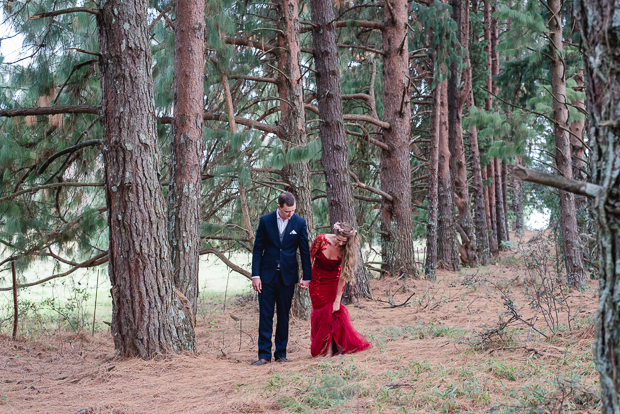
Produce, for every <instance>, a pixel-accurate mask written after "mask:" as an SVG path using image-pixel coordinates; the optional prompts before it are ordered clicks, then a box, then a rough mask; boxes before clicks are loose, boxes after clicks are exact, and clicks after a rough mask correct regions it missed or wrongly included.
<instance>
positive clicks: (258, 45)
mask: <svg viewBox="0 0 620 414" xmlns="http://www.w3.org/2000/svg"><path fill="white" fill-rule="evenodd" d="M223 40H224V43H226V44H228V45H235V46H246V47H253V48H255V49H259V50H262V51H264V52H273V51H274V50H275V49H276V47H275V46H272V45H270V44H269V43H264V42H257V41H256V40H250V39H241V38H238V37H225V38H224V39H223Z"/></svg>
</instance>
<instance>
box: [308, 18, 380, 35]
mask: <svg viewBox="0 0 620 414" xmlns="http://www.w3.org/2000/svg"><path fill="white" fill-rule="evenodd" d="M308 25H310V23H308ZM334 25H335V26H336V27H363V28H366V29H377V30H383V29H385V25H384V24H383V23H381V22H373V21H369V20H340V21H336V22H334ZM311 30H312V27H304V28H303V29H301V30H299V33H307V32H309V31H311Z"/></svg>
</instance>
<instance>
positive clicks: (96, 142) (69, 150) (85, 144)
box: [39, 139, 101, 174]
mask: <svg viewBox="0 0 620 414" xmlns="http://www.w3.org/2000/svg"><path fill="white" fill-rule="evenodd" d="M97 145H101V140H100V139H94V140H91V141H84V142H80V143H79V144H77V145H74V146H72V147H69V148H65V149H64V150H62V151H58V152H57V153H56V154H54V155H52V156H51V157H49V158H48V159H47V161H45V163H44V164H43V165H42V166H41V168H39V174H42V173H43V172H44V171H45V169H46V168H47V167H49V165H50V164H51V163H52V162H54V160H55V159H56V158H58V157H61V156H63V155H65V154H70V153H72V152H75V151H77V150H79V149H82V148H84V147H94V146H97Z"/></svg>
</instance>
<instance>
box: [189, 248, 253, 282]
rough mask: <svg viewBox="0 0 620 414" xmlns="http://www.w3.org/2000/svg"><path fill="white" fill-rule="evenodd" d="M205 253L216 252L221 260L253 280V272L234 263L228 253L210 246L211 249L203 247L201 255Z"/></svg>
mask: <svg viewBox="0 0 620 414" xmlns="http://www.w3.org/2000/svg"><path fill="white" fill-rule="evenodd" d="M203 254H214V255H216V256H217V257H219V258H220V260H221V261H222V262H224V263H225V264H226V266H228V267H230V268H231V269H232V270H234V271H235V272H237V273H239V274H241V275H243V276H245V277H247V278H248V279H250V280H252V274H251V273H250V272H248V271H247V270H245V269H243V268H241V267H239V266H237V265H236V264H234V263H233V262H231V261H230V260H229V259H228V257H226V255H225V254H224V253H222V252H221V251H219V250H218V249H216V248H213V247H211V248H209V249H202V250H201V251H200V255H201V256H202V255H203Z"/></svg>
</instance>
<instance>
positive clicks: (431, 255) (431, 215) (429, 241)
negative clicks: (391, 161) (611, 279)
mask: <svg viewBox="0 0 620 414" xmlns="http://www.w3.org/2000/svg"><path fill="white" fill-rule="evenodd" d="M437 78H439V76H437ZM440 106H441V87H440V83H439V82H437V83H436V87H435V89H434V90H433V107H432V115H431V143H430V151H429V154H428V221H427V224H426V263H425V264H424V266H425V269H426V274H427V276H428V278H429V279H431V280H435V279H436V277H437V272H436V270H437V210H438V207H439V192H438V185H439V184H438V176H437V170H438V168H439V122H440V118H441V108H440Z"/></svg>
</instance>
